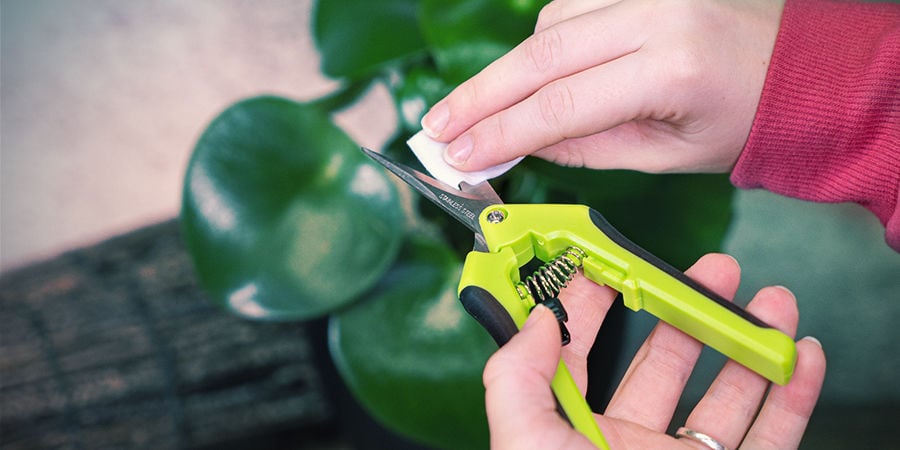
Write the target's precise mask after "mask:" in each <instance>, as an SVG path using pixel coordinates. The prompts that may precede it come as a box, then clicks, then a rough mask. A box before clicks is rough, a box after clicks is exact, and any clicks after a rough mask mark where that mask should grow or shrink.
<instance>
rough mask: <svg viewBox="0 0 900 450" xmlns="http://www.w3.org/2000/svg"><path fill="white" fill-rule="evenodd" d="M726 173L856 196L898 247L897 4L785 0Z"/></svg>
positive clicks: (745, 183)
mask: <svg viewBox="0 0 900 450" xmlns="http://www.w3.org/2000/svg"><path fill="white" fill-rule="evenodd" d="M731 181H732V183H734V185H735V186H738V187H741V188H764V189H767V190H770V191H772V192H775V193H778V194H781V195H786V196H789V197H794V198H799V199H804V200H811V201H819V202H856V203H859V204H861V205H863V206H864V207H866V208H868V209H869V210H870V211H871V212H872V213H874V214H875V215H876V216H877V217H878V218H879V219H880V220H881V222H882V223H883V224H884V225H885V234H886V240H887V242H888V245H890V246H891V247H892V248H894V249H895V250H898V251H900V192H898V184H900V5H897V4H872V3H840V2H834V1H822V0H818V1H815V0H787V3H786V4H785V8H784V13H783V15H782V22H781V28H780V31H779V34H778V39H777V41H776V43H775V50H774V53H773V55H772V60H771V65H770V67H769V72H768V74H767V76H766V82H765V85H764V87H763V92H762V97H761V98H760V103H759V108H758V110H757V114H756V118H755V119H754V123H753V127H752V129H751V131H750V136H749V138H748V140H747V143H746V145H745V146H744V150H743V152H742V153H741V156H740V158H739V159H738V162H737V165H736V166H735V168H734V171H733V172H732V174H731Z"/></svg>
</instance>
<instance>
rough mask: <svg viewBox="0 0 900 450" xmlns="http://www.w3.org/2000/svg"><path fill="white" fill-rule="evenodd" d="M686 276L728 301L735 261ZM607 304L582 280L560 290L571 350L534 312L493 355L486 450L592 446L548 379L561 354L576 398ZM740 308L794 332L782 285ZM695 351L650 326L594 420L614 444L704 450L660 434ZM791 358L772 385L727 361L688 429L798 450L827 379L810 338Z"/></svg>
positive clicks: (607, 296)
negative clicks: (559, 405) (786, 378)
mask: <svg viewBox="0 0 900 450" xmlns="http://www.w3.org/2000/svg"><path fill="white" fill-rule="evenodd" d="M686 273H687V274H688V276H690V277H691V278H693V279H695V280H696V281H698V282H700V283H701V284H703V285H705V286H706V287H708V288H709V289H711V290H712V291H714V292H716V293H718V294H719V295H721V296H723V297H724V298H732V297H733V296H734V293H735V291H736V290H737V286H738V281H739V278H740V270H739V268H738V266H737V263H736V262H735V261H734V259H733V258H730V257H728V256H725V255H707V256H704V257H703V258H701V259H700V260H699V261H698V262H697V263H696V264H695V265H694V266H693V267H692V268H691V269H689V270H688V271H687V272H686ZM614 299H615V292H614V291H612V290H611V289H609V288H606V287H602V286H598V285H596V284H594V283H592V282H590V281H589V280H587V279H585V278H584V277H583V276H580V275H579V276H578V277H576V278H575V279H574V280H573V281H572V282H571V284H570V286H569V287H568V288H566V289H565V290H564V291H563V292H562V293H561V294H560V300H561V301H562V302H563V303H564V304H565V307H566V309H567V311H568V313H569V322H568V323H567V326H568V328H569V330H570V332H571V335H572V342H571V343H570V344H569V345H568V346H566V347H561V345H560V340H559V328H558V326H557V324H556V319H555V317H554V316H553V313H552V312H550V311H549V310H548V309H547V308H545V307H538V308H535V310H534V311H533V312H532V314H531V316H530V317H529V318H528V321H526V323H525V325H524V326H523V328H522V330H521V331H520V332H519V333H518V334H516V335H515V336H514V337H513V338H512V340H510V341H509V343H507V344H506V345H505V346H504V347H502V348H501V349H499V350H498V351H497V352H496V353H495V354H494V355H493V356H492V357H491V359H490V360H489V361H488V363H487V366H486V367H485V370H484V383H485V387H486V407H487V415H488V423H489V425H490V431H491V448H493V449H506V448H508V449H523V448H535V449H538V448H540V449H544V448H566V449H571V448H593V446H592V445H591V443H590V442H588V440H587V439H586V438H584V437H583V436H582V435H581V434H579V433H578V432H576V431H575V430H574V429H572V427H571V426H570V425H569V424H568V423H567V422H566V421H565V419H563V418H562V417H560V416H559V414H558V413H557V411H556V403H555V401H554V398H553V394H552V392H551V390H550V380H551V379H552V378H553V374H554V373H555V371H556V367H557V363H558V361H559V358H560V357H562V359H563V360H564V361H565V363H566V365H567V366H568V367H569V370H570V371H571V372H572V376H573V378H574V379H575V382H576V384H578V386H579V388H580V389H581V391H582V393H584V392H585V391H586V390H587V382H588V380H587V369H586V367H587V365H586V361H587V354H588V352H589V351H590V348H591V346H592V345H593V341H594V337H595V336H596V334H597V330H598V329H599V327H600V324H601V322H602V321H603V317H604V316H605V315H606V312H607V311H608V309H609V307H610V305H611V304H612V302H613V300H614ZM747 310H748V311H750V312H751V313H753V314H754V315H756V316H757V317H759V318H760V319H762V320H764V321H766V322H767V323H769V324H770V325H772V326H773V327H776V328H778V329H780V330H781V331H783V332H785V333H787V334H788V335H791V336H793V335H794V333H795V332H796V329H797V321H798V312H797V304H796V301H795V299H794V296H793V294H791V293H790V291H788V290H787V289H784V288H780V287H769V288H765V289H763V290H761V291H760V292H759V293H757V295H756V296H755V297H754V299H753V300H752V301H751V302H750V304H749V305H748V306H747ZM702 347H703V345H702V344H701V343H700V342H698V341H697V340H695V339H693V338H691V337H690V336H688V335H686V334H684V333H682V332H681V331H679V330H677V329H675V328H674V327H672V326H670V325H668V324H666V323H662V322H660V323H659V324H658V325H657V326H656V328H654V330H653V331H652V332H651V334H650V336H649V337H648V338H647V340H646V341H645V342H644V344H643V346H642V347H641V349H640V350H639V351H638V353H637V355H636V356H635V358H634V360H633V361H632V363H631V366H630V367H629V369H628V371H627V372H626V374H625V376H624V377H623V379H622V382H621V383H620V384H619V387H618V389H617V390H616V393H615V395H614V396H613V398H612V400H611V401H610V404H609V407H608V408H607V410H606V411H605V412H604V414H603V415H596V419H597V421H598V424H599V426H600V428H601V430H602V431H603V434H604V436H605V437H606V439H607V441H608V442H609V444H610V446H611V447H612V448H615V449H628V448H633V449H648V448H666V449H678V448H683V449H690V448H705V447H703V446H702V445H701V444H699V443H698V442H695V441H692V440H689V439H676V438H674V437H672V436H669V435H667V434H665V432H666V428H667V427H668V426H669V422H670V421H671V420H672V415H673V413H674V411H675V407H676V405H677V404H678V400H679V398H680V397H681V393H682V390H683V389H684V385H685V383H686V382H687V379H688V377H689V376H690V374H691V371H692V370H693V368H694V364H695V363H696V361H697V358H698V357H699V355H700V350H701V349H702ZM797 353H798V360H797V366H796V369H795V372H794V376H793V379H792V380H791V382H790V383H789V384H787V385H786V386H772V388H771V389H769V383H768V381H767V380H765V379H764V378H762V377H761V376H759V375H757V374H756V373H754V372H752V371H750V370H749V369H747V368H745V367H743V366H741V365H739V364H737V363H735V362H734V361H728V362H727V363H726V364H725V366H724V368H723V369H722V370H721V372H719V375H718V376H717V378H716V379H715V381H714V382H713V384H712V385H711V386H710V388H709V390H708V391H707V392H706V395H705V396H704V397H703V399H702V400H700V402H699V403H698V404H697V406H696V407H695V408H694V410H693V412H692V413H691V414H690V417H689V418H688V419H687V423H686V424H685V426H686V427H687V428H690V429H692V430H695V431H699V432H702V433H705V434H707V435H709V436H711V437H713V438H714V439H716V440H717V441H718V442H720V443H722V444H723V445H725V446H726V447H727V448H730V449H735V448H739V446H743V447H746V448H754V449H756V448H777V449H784V448H796V447H797V446H798V445H799V443H800V438H801V437H802V436H803V432H804V430H805V429H806V424H807V422H808V420H809V416H810V414H811V413H812V409H813V407H814V405H815V403H816V400H817V399H818V396H819V391H820V390H821V387H822V382H823V380H824V377H825V355H824V353H823V351H822V348H821V346H820V345H819V344H818V342H817V341H816V340H814V339H802V340H800V341H799V342H798V343H797ZM767 392H768V393H767ZM761 403H762V409H760V404H761ZM757 412H758V414H757Z"/></svg>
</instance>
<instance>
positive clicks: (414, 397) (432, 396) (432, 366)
mask: <svg viewBox="0 0 900 450" xmlns="http://www.w3.org/2000/svg"><path fill="white" fill-rule="evenodd" d="M460 269H461V265H460V263H459V262H458V259H457V257H456V256H455V255H454V254H453V253H451V252H450V250H449V249H448V248H446V246H444V245H443V244H435V243H434V242H427V241H423V240H418V241H413V242H410V243H408V244H407V245H406V246H405V247H404V249H403V250H402V251H401V253H400V256H398V258H397V264H396V265H395V266H394V267H393V268H392V269H391V270H390V271H389V272H388V274H387V275H386V276H385V277H384V279H383V280H382V283H380V284H379V285H378V286H377V288H376V289H375V290H374V291H373V292H372V293H371V294H370V297H369V298H368V299H367V300H365V301H364V302H360V303H357V304H355V305H353V307H352V308H348V309H347V310H345V311H342V312H340V313H339V314H337V315H334V316H332V317H331V321H330V323H329V338H330V339H329V346H330V349H331V355H332V358H333V359H334V361H335V364H336V365H337V367H338V370H339V371H340V373H341V376H342V377H343V379H344V380H345V382H346V383H347V385H348V386H349V387H350V390H351V391H352V392H353V393H354V395H355V396H356V398H357V399H358V400H359V401H360V402H361V403H362V404H363V405H364V406H365V407H366V409H368V410H369V412H370V413H371V414H372V415H373V416H374V417H376V418H377V419H379V421H381V422H382V423H384V424H385V425H386V426H388V427H390V428H392V429H394V430H395V431H398V432H400V433H402V434H404V435H407V436H409V437H411V438H413V439H416V440H418V441H421V442H423V443H426V444H429V445H432V446H436V447H440V448H485V447H487V445H488V433H487V421H486V420H487V419H486V417H485V413H484V388H483V387H482V383H481V372H482V370H483V369H484V363H485V362H486V361H487V358H488V357H489V356H490V354H491V353H492V352H493V351H494V350H496V344H494V342H493V341H492V340H491V338H490V337H489V336H488V334H487V332H485V331H484V330H483V329H482V328H481V327H480V325H478V323H477V322H476V321H475V320H474V319H472V318H471V317H470V316H469V315H468V314H466V312H465V310H464V309H463V308H462V305H461V304H460V303H459V300H458V299H457V296H456V285H457V283H458V279H459V271H460Z"/></svg>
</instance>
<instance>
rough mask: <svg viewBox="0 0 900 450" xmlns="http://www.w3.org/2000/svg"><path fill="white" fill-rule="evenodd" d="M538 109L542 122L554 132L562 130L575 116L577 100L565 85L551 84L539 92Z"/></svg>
mask: <svg viewBox="0 0 900 450" xmlns="http://www.w3.org/2000/svg"><path fill="white" fill-rule="evenodd" d="M537 95H538V98H537V100H538V109H539V110H540V115H541V120H542V121H543V123H544V124H545V125H546V126H547V127H548V128H550V129H552V130H557V131H558V132H560V134H562V130H564V129H565V127H566V125H567V124H568V123H569V121H570V120H572V118H573V117H574V115H575V98H574V97H573V96H572V91H571V90H570V89H569V87H568V86H566V85H565V84H563V83H551V84H549V85H547V86H545V87H543V88H541V90H539V91H538V94H537Z"/></svg>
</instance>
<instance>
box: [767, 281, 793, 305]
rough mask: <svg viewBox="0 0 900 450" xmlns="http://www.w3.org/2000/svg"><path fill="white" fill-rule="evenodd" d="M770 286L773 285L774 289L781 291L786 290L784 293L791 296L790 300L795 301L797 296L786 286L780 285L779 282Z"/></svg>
mask: <svg viewBox="0 0 900 450" xmlns="http://www.w3.org/2000/svg"><path fill="white" fill-rule="evenodd" d="M772 287H774V288H775V289H781V290H782V291H784V292H786V293H787V294H788V295H789V296H790V297H791V299H792V300H794V303H796V302H797V296H796V295H794V293H793V292H791V290H790V289H788V288H786V287H784V286H782V285H780V284H779V285H775V286H772Z"/></svg>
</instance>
